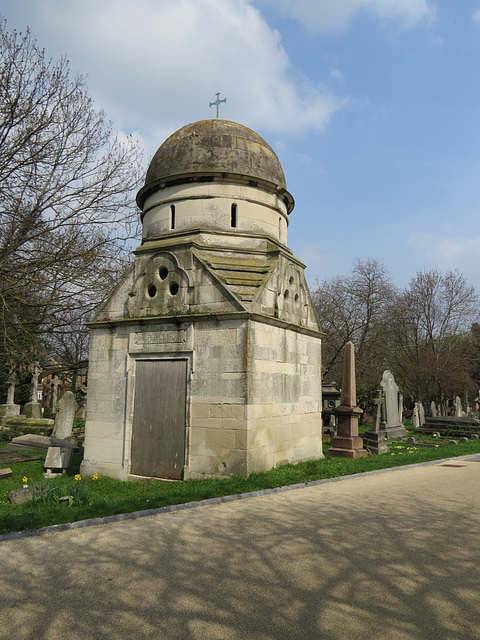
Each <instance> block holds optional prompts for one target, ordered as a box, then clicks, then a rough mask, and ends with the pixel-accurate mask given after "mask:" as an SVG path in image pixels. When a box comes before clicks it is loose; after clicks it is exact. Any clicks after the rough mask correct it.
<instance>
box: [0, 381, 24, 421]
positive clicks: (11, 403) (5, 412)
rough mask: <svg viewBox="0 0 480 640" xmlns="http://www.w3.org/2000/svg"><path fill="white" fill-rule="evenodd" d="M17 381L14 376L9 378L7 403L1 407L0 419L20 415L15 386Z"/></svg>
mask: <svg viewBox="0 0 480 640" xmlns="http://www.w3.org/2000/svg"><path fill="white" fill-rule="evenodd" d="M16 383H17V380H16V378H15V376H14V375H10V376H8V378H7V385H8V389H7V402H6V404H2V405H0V418H9V417H11V416H18V415H20V405H19V404H15V385H16Z"/></svg>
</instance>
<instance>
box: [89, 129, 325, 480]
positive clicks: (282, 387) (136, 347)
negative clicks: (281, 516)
mask: <svg viewBox="0 0 480 640" xmlns="http://www.w3.org/2000/svg"><path fill="white" fill-rule="evenodd" d="M137 203H138V206H139V208H140V209H141V219H142V223H143V237H142V243H141V245H140V246H139V247H138V248H137V249H136V250H135V252H134V254H135V260H134V264H133V267H132V269H131V271H130V272H129V273H128V275H127V276H126V277H125V278H124V279H123V280H122V281H121V282H119V283H118V285H117V287H116V288H115V290H114V291H113V292H112V293H111V295H110V297H109V298H108V300H107V301H106V303H105V304H104V305H103V306H102V307H101V308H100V309H99V310H98V312H97V314H96V316H95V318H94V319H93V321H92V323H91V325H90V331H91V341H90V355H89V380H88V401H87V420H86V438H85V455H84V462H83V464H82V473H85V474H90V473H100V474H106V475H110V476H113V477H117V478H121V479H126V478H128V477H134V476H147V477H158V478H173V479H182V478H189V477H202V476H222V475H232V474H235V475H241V476H246V475H248V474H250V473H252V472H253V471H261V470H266V469H270V468H272V467H275V466H277V465H279V464H282V463H285V462H296V461H299V460H305V459H311V458H321V457H322V419H321V402H322V397H321V352H320V348H321V335H322V334H321V331H320V328H319V325H318V321H317V317H316V314H315V309H314V306H313V304H312V300H311V297H310V292H309V289H308V286H307V283H306V280H305V275H304V269H305V265H304V264H303V263H302V262H301V261H300V260H298V259H297V258H296V257H294V255H293V253H292V251H291V250H290V249H289V248H288V247H287V227H288V224H289V217H290V214H291V212H292V210H293V207H294V201H293V198H292V196H291V195H290V193H289V192H288V190H287V187H286V182H285V176H284V173H283V169H282V166H281V164H280V161H279V159H278V157H277V156H276V154H275V152H274V151H273V150H272V148H271V147H270V146H269V145H268V144H267V143H266V142H265V140H263V138H261V137H260V136H259V135H258V134H257V133H255V132H254V131H252V130H250V129H248V128H247V127H245V126H243V125H241V124H237V123H235V122H229V121H226V120H219V119H215V120H204V121H201V122H195V123H193V124H189V125H186V126H184V127H182V128H181V129H179V130H178V131H177V132H175V133H174V134H173V135H171V136H170V137H169V138H168V139H167V140H166V141H165V142H164V143H163V144H162V145H161V147H160V148H159V149H158V151H157V152H156V154H155V155H154V157H153V159H152V161H151V163H150V166H149V168H148V171H147V175H146V180H145V186H144V187H143V188H142V189H140V191H139V193H138V196H137Z"/></svg>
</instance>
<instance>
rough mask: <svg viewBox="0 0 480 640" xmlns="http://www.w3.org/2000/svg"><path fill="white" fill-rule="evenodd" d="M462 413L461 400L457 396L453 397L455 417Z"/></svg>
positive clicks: (459, 416)
mask: <svg viewBox="0 0 480 640" xmlns="http://www.w3.org/2000/svg"><path fill="white" fill-rule="evenodd" d="M462 415H463V411H462V401H461V400H460V398H459V397H458V396H457V397H456V398H455V417H456V418H461V417H462Z"/></svg>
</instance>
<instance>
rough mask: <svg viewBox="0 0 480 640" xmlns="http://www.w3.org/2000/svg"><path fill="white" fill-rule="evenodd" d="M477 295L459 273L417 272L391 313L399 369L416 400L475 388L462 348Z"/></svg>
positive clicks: (476, 309)
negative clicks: (470, 387) (472, 386)
mask: <svg viewBox="0 0 480 640" xmlns="http://www.w3.org/2000/svg"><path fill="white" fill-rule="evenodd" d="M478 315H479V313H478V295H477V293H476V291H475V289H474V287H472V286H470V285H469V284H468V282H467V280H466V278H465V277H464V276H463V275H462V274H461V273H459V272H458V271H456V270H453V271H447V272H446V273H442V272H440V271H438V270H437V269H432V270H430V271H423V272H418V273H417V274H416V275H415V276H414V277H412V279H411V280H410V283H409V286H408V287H407V288H406V289H405V290H404V291H403V292H402V293H401V294H400V295H399V297H398V299H397V301H396V303H395V304H394V305H393V306H392V309H391V318H390V321H391V326H392V334H391V335H392V340H393V344H394V349H393V350H392V354H393V355H394V358H395V365H396V369H397V371H398V373H399V377H400V380H401V382H402V384H403V387H404V388H405V390H406V391H408V392H409V393H410V394H411V395H412V397H414V398H415V399H423V398H425V397H426V398H428V397H430V396H435V397H436V398H437V400H438V401H442V399H443V397H444V396H445V395H449V396H451V395H459V394H461V393H463V392H465V391H467V390H468V387H469V386H471V385H472V384H473V381H472V379H471V377H470V371H471V365H470V362H469V358H468V357H467V353H466V351H465V349H464V344H465V340H466V338H467V336H468V335H469V334H470V330H471V326H472V323H474V322H475V320H476V319H477V318H478Z"/></svg>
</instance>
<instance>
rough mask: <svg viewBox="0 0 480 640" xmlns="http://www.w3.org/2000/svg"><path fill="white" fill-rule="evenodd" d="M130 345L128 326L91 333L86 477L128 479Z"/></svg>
mask: <svg viewBox="0 0 480 640" xmlns="http://www.w3.org/2000/svg"><path fill="white" fill-rule="evenodd" d="M128 342H129V335H128V331H127V330H126V329H125V328H124V327H120V328H118V327H111V328H107V327H101V328H96V329H95V331H92V333H91V337H90V351H89V380H88V403H87V420H86V424H85V453H84V461H83V463H82V469H81V472H82V473H83V474H90V473H92V474H93V473H98V472H101V473H105V474H108V475H111V476H113V477H117V478H121V479H123V478H125V470H124V467H123V461H124V425H125V399H126V393H125V390H126V380H127V377H126V353H127V349H128Z"/></svg>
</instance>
